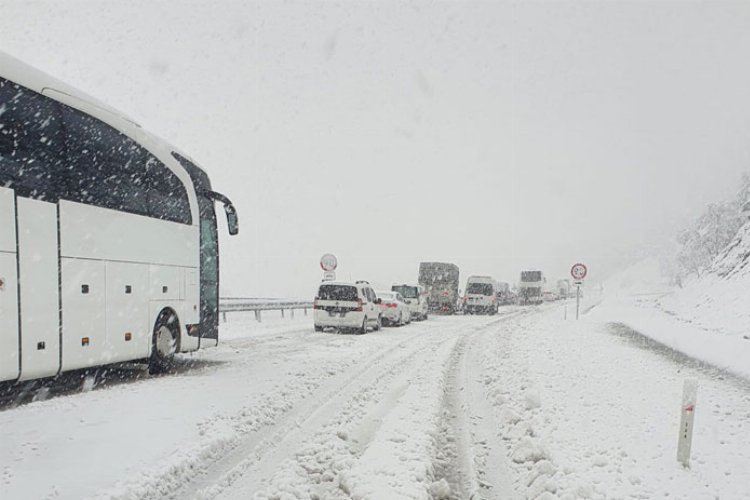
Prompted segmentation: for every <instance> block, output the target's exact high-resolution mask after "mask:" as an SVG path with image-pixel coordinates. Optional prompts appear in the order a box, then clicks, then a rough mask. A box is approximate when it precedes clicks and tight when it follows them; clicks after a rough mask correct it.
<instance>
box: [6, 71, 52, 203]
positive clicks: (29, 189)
mask: <svg viewBox="0 0 750 500" xmlns="http://www.w3.org/2000/svg"><path fill="white" fill-rule="evenodd" d="M64 152H65V142H64V136H63V128H62V118H61V110H60V106H59V105H58V103H57V102H55V101H53V100H52V99H49V98H47V97H44V96H42V95H40V94H37V93H36V92H33V91H31V90H28V89H26V88H24V87H21V86H20V85H16V84H15V83H12V82H9V81H7V80H4V79H2V78H0V166H1V167H0V186H5V187H10V188H13V189H16V190H17V191H18V192H19V194H21V195H22V196H29V197H32V198H38V199H42V200H49V201H57V199H58V198H60V197H61V196H64V194H65V192H66V189H67V186H66V179H67V175H66V174H67V165H66V163H65V161H64Z"/></svg>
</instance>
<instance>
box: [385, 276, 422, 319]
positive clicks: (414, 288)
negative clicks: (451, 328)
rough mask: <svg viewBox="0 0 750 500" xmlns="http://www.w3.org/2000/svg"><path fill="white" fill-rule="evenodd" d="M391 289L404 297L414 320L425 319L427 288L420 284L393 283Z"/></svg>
mask: <svg viewBox="0 0 750 500" xmlns="http://www.w3.org/2000/svg"><path fill="white" fill-rule="evenodd" d="M391 291H393V292H398V293H400V294H401V295H402V296H403V297H404V301H405V302H406V303H407V304H408V305H409V311H410V312H411V317H412V318H413V319H414V320H416V321H422V320H425V319H427V312H428V309H429V307H430V304H429V301H428V300H427V290H425V288H424V287H423V286H422V285H407V284H405V285H393V286H392V287H391Z"/></svg>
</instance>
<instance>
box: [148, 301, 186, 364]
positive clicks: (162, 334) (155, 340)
mask: <svg viewBox="0 0 750 500" xmlns="http://www.w3.org/2000/svg"><path fill="white" fill-rule="evenodd" d="M179 328H180V327H179V324H178V321H177V315H176V314H175V313H174V312H173V311H171V310H168V309H165V310H163V311H162V312H161V313H160V314H159V317H158V318H156V324H155V325H154V334H153V336H152V337H151V357H150V358H149V360H148V372H149V373H151V374H156V373H164V372H166V371H168V370H169V368H171V366H172V362H173V361H174V353H175V352H176V351H177V335H178V334H179V331H180V329H179Z"/></svg>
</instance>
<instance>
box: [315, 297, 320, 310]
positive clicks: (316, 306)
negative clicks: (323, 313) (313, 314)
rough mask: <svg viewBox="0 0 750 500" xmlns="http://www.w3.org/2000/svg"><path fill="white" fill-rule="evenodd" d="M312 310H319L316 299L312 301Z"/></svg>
mask: <svg viewBox="0 0 750 500" xmlns="http://www.w3.org/2000/svg"><path fill="white" fill-rule="evenodd" d="M313 309H320V306H319V305H318V298H317V297H315V300H313Z"/></svg>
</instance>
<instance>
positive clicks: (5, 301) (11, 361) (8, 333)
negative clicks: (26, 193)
mask: <svg viewBox="0 0 750 500" xmlns="http://www.w3.org/2000/svg"><path fill="white" fill-rule="evenodd" d="M15 205H16V203H15V195H14V193H13V190H12V189H6V188H0V213H1V214H2V220H3V223H2V224H0V381H4V380H14V379H16V378H18V373H19V364H18V356H19V354H20V351H21V350H20V344H19V341H18V282H17V281H16V273H17V271H18V261H17V260H16V259H17V256H16V208H15ZM6 215H7V219H6Z"/></svg>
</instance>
